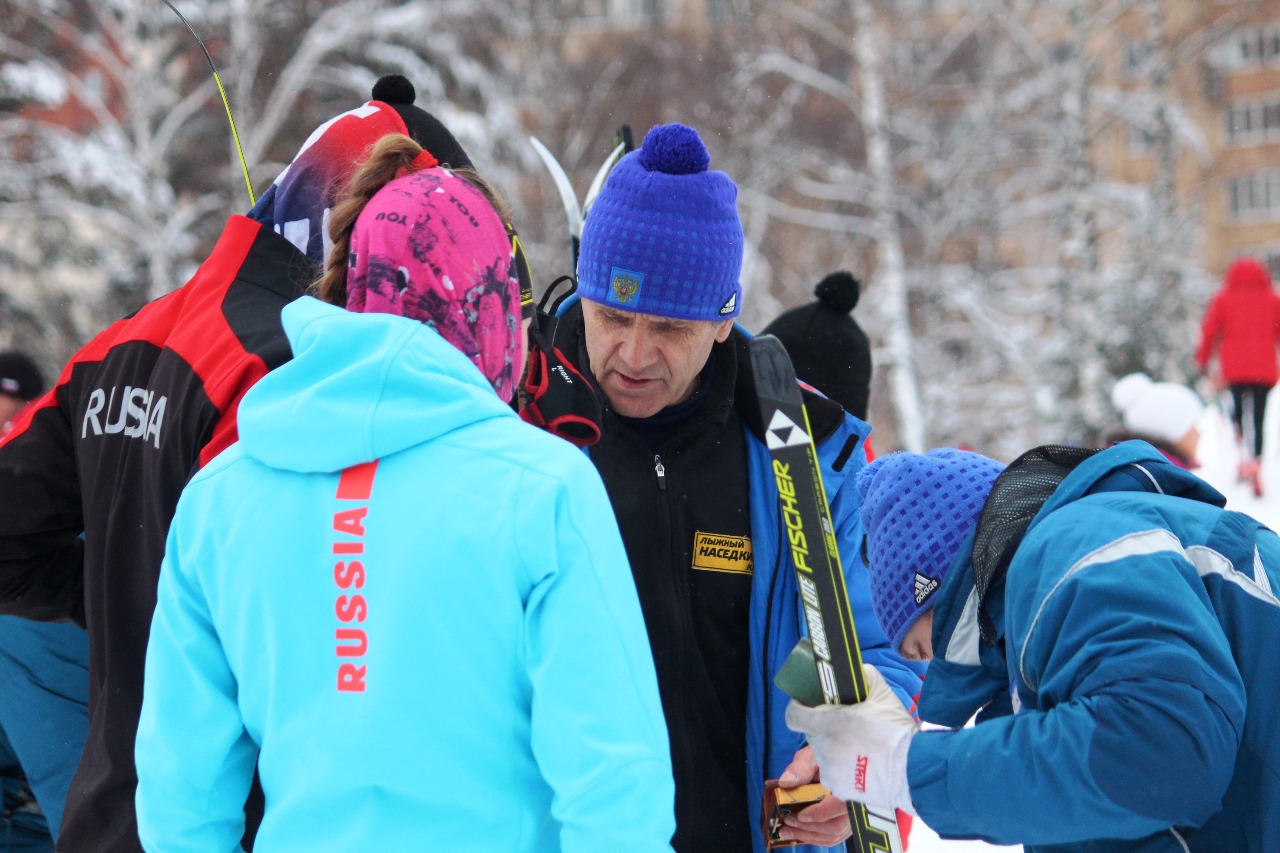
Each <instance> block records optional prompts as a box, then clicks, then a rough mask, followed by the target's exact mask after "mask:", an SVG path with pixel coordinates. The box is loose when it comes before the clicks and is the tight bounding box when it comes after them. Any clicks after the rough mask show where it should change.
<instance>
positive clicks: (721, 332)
mask: <svg viewBox="0 0 1280 853" xmlns="http://www.w3.org/2000/svg"><path fill="white" fill-rule="evenodd" d="M732 331H733V320H721V321H720V328H719V329H716V343H718V344H722V343H724V342H725V341H727V340H728V339H729V333H730V332H732Z"/></svg>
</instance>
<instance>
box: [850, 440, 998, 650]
mask: <svg viewBox="0 0 1280 853" xmlns="http://www.w3.org/2000/svg"><path fill="white" fill-rule="evenodd" d="M1003 470H1004V466H1003V465H1001V464H1000V463H999V462H996V461H995V460H994V459H988V458H987V457H985V456H982V455H980V454H977V453H970V452H969V451H966V450H953V449H951V448H941V449H938V450H930V451H929V452H928V453H926V454H924V455H923V456H922V455H920V454H919V453H890V454H889V455H888V456H882V457H880V458H879V459H877V460H875V461H874V462H872V463H871V464H870V465H868V466H867V467H866V468H864V469H863V470H862V472H861V473H860V474H859V475H858V492H859V493H860V494H861V495H862V528H863V530H864V531H865V533H866V536H867V540H866V558H867V561H868V563H869V564H870V573H871V606H872V608H873V609H874V610H875V612H876V618H877V619H878V620H879V621H880V627H881V628H883V629H884V632H885V634H886V635H888V637H889V641H890V643H892V648H893V649H894V650H895V651H896V650H897V649H898V648H899V647H900V646H901V645H902V640H903V638H904V637H905V636H906V635H907V631H909V630H910V629H911V626H912V625H914V624H915V623H916V620H917V619H919V618H920V617H921V616H923V615H924V614H925V613H926V612H928V610H929V609H930V608H931V607H933V596H934V593H936V592H937V590H938V587H939V586H940V585H941V584H942V579H943V577H945V576H946V574H947V569H949V568H951V564H952V562H953V561H954V560H955V556H956V554H957V553H959V551H960V546H961V545H962V544H963V543H964V541H965V539H966V537H968V535H969V533H970V532H972V531H973V529H974V527H976V526H977V524H978V518H979V517H980V516H981V515H982V508H983V506H984V505H985V504H986V501H987V496H988V495H990V494H991V486H992V484H994V483H995V481H996V477H998V476H1000V472H1001V471H1003Z"/></svg>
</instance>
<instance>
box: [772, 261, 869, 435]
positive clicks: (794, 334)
mask: <svg viewBox="0 0 1280 853" xmlns="http://www.w3.org/2000/svg"><path fill="white" fill-rule="evenodd" d="M813 292H814V295H815V296H816V297H817V299H816V300H815V301H813V302H810V303H808V304H806V305H801V306H800V307H799V308H792V309H791V310H790V311H785V312H783V313H782V314H780V315H778V317H777V318H776V319H774V320H773V322H771V323H770V324H769V325H767V326H765V327H764V329H763V331H761V334H762V335H773V336H775V337H776V338H777V339H778V340H779V341H781V342H782V345H783V346H784V347H786V350H787V354H788V355H789V356H791V363H792V364H793V365H795V369H796V376H798V377H799V378H800V379H801V380H802V381H804V382H807V383H809V384H810V385H812V386H813V387H815V388H817V389H818V390H819V391H821V392H822V393H823V394H826V395H827V396H828V397H830V398H831V399H832V400H835V401H836V402H837V403H839V404H840V405H841V406H844V408H845V409H846V410H847V411H849V412H851V413H852V414H853V415H854V416H855V417H858V418H861V419H862V420H866V418H867V399H868V397H869V396H870V394H871V342H870V340H868V338H867V333H866V332H864V331H862V327H861V326H859V325H858V324H857V322H855V321H854V319H853V318H852V317H850V316H849V312H850V311H852V310H853V308H854V306H855V305H857V304H858V297H859V295H860V293H861V285H860V283H859V282H858V280H857V279H856V278H854V277H853V274H852V273H849V272H846V271H844V270H840V271H838V272H833V273H831V274H830V275H828V276H827V277H826V278H824V279H822V281H820V282H818V285H817V287H815V288H814V290H813Z"/></svg>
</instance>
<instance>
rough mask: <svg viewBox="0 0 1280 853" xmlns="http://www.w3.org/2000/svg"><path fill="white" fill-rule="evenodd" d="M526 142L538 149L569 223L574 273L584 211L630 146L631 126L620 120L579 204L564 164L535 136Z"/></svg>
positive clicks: (570, 250) (570, 249)
mask: <svg viewBox="0 0 1280 853" xmlns="http://www.w3.org/2000/svg"><path fill="white" fill-rule="evenodd" d="M529 144H531V145H532V146H533V150H534V151H536V152H537V153H538V157H539V158H541V160H542V163H543V165H544V166H546V167H547V171H548V172H550V173H551V180H552V181H553V182H554V183H555V185H556V192H558V193H559V194H560V203H561V205H562V206H563V207H564V214H565V218H566V219H567V220H568V223H569V253H570V259H571V260H572V261H573V269H574V272H575V273H576V272H577V269H578V246H579V244H580V243H581V242H582V225H583V223H584V222H585V221H586V218H587V214H588V213H589V212H590V211H591V205H592V203H593V202H595V200H596V196H597V195H599V193H600V189H601V188H602V187H603V186H604V181H605V178H607V177H609V172H610V170H612V169H613V167H614V165H615V164H617V162H618V160H620V159H621V158H622V155H624V154H626V153H627V152H628V151H630V150H631V149H632V141H631V126H630V125H626V124H624V125H622V126H621V127H619V128H618V132H617V135H616V137H615V139H614V144H613V148H612V149H611V150H610V151H609V156H608V157H606V158H605V159H604V162H603V163H601V164H600V168H599V169H597V170H596V174H595V176H594V177H593V178H592V179H591V184H590V185H589V187H588V189H587V194H586V196H585V197H584V198H583V200H582V203H581V204H579V203H578V197H577V195H575V194H574V191H573V184H572V183H570V182H569V176H568V175H567V174H566V173H565V171H564V167H563V166H561V165H560V161H559V160H557V159H556V156H555V155H554V154H552V153H551V150H550V149H548V148H547V146H546V145H543V144H542V142H541V140H539V139H538V138H537V137H536V136H530V137H529Z"/></svg>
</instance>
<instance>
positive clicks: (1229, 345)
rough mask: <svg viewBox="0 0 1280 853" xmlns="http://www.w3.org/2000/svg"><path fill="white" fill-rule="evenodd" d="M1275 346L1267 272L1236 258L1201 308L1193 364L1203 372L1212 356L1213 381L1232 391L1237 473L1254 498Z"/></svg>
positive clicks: (1274, 309) (1279, 300) (1278, 327)
mask: <svg viewBox="0 0 1280 853" xmlns="http://www.w3.org/2000/svg"><path fill="white" fill-rule="evenodd" d="M1278 348H1280V294H1277V293H1276V291H1275V288H1274V287H1273V286H1272V283H1271V273H1270V272H1269V271H1268V270H1267V268H1266V266H1265V265H1263V263H1262V262H1261V261H1259V260H1256V259H1255V258H1239V259H1237V260H1236V261H1234V262H1233V263H1232V264H1231V266H1230V267H1228V268H1227V274H1226V276H1225V277H1224V279H1223V282H1222V287H1221V288H1220V289H1219V290H1218V292H1217V293H1216V294H1214V297H1213V300H1212V301H1211V302H1210V303H1209V307H1208V309H1207V310H1206V311H1205V315H1204V321H1203V323H1202V324H1201V328H1200V343H1199V345H1198V346H1197V347H1196V366H1197V367H1198V368H1199V369H1200V372H1201V373H1207V372H1208V370H1209V361H1210V359H1212V358H1213V356H1214V355H1215V354H1216V355H1217V358H1218V369H1217V371H1216V373H1215V374H1214V377H1213V378H1214V382H1213V384H1214V385H1215V386H1217V387H1218V388H1221V387H1222V386H1223V385H1225V386H1226V387H1227V389H1228V390H1230V392H1231V421H1232V424H1233V425H1234V426H1235V431H1236V441H1237V443H1238V444H1239V445H1240V457H1241V458H1240V470H1239V477H1240V479H1241V480H1242V481H1249V480H1251V481H1252V482H1253V489H1254V491H1255V492H1256V493H1257V494H1258V495H1259V496H1261V494H1262V485H1261V481H1260V479H1259V468H1260V466H1261V462H1262V449H1263V443H1264V442H1263V438H1264V436H1263V432H1262V424H1263V421H1264V419H1265V418H1266V413H1267V397H1268V396H1269V395H1270V394H1271V389H1272V388H1273V387H1275V384H1276V380H1277V378H1278V377H1280V368H1278V367H1277V362H1276V357H1277V352H1278ZM1246 414H1247V415H1248V417H1247V418H1246ZM1246 438H1247V439H1248V440H1247V441H1246Z"/></svg>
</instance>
